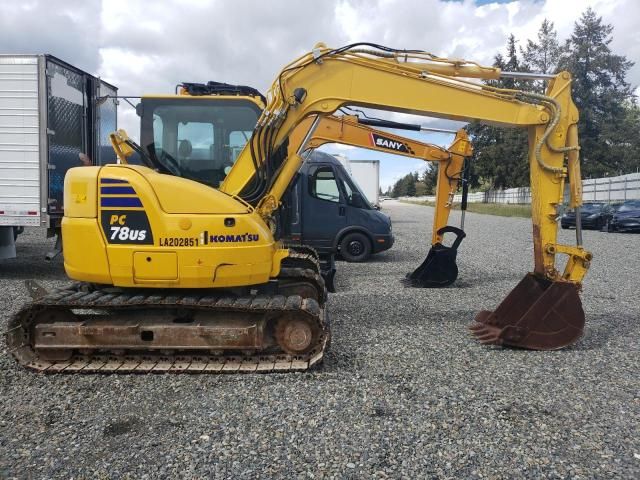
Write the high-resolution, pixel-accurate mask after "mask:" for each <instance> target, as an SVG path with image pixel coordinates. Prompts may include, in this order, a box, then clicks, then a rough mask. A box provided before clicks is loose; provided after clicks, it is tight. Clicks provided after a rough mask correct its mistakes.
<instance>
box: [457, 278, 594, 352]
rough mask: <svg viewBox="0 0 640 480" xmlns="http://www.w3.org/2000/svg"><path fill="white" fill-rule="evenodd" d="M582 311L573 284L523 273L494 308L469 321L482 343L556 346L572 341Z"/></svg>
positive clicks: (580, 325)
mask: <svg viewBox="0 0 640 480" xmlns="http://www.w3.org/2000/svg"><path fill="white" fill-rule="evenodd" d="M583 328H584V311H583V309H582V304H581V302H580V297H579V296H578V288H577V286H576V285H575V284H573V283H570V282H564V281H553V282H552V281H550V280H547V279H544V278H540V277H537V276H535V275H533V274H528V275H526V276H525V277H524V278H523V279H522V280H521V281H520V283H519V284H518V285H517V286H516V287H515V288H514V289H513V290H512V291H511V293H509V295H507V297H506V298H505V299H504V300H503V301H502V303H501V304H500V305H499V306H498V308H496V309H495V310H494V311H492V312H490V311H482V312H479V313H478V315H477V316H476V318H475V323H473V324H472V325H470V327H469V329H470V330H471V331H472V333H473V335H474V336H475V337H476V339H477V340H478V341H479V342H480V343H482V344H484V345H487V344H489V345H505V346H511V347H517V348H526V349H530V350H556V349H559V348H563V347H567V346H569V345H572V344H573V343H575V342H576V341H577V340H578V339H579V338H580V337H581V336H582V332H583Z"/></svg>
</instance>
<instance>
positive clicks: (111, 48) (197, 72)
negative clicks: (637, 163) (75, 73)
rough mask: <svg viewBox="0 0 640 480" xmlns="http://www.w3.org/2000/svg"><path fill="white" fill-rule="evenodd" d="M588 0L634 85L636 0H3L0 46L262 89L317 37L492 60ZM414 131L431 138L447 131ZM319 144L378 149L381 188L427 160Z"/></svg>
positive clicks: (108, 69)
mask: <svg viewBox="0 0 640 480" xmlns="http://www.w3.org/2000/svg"><path fill="white" fill-rule="evenodd" d="M589 6H591V7H592V8H593V9H594V10H595V11H596V13H597V14H598V15H600V16H602V17H603V19H604V21H605V22H607V23H610V24H612V25H613V26H614V32H613V38H614V40H613V42H612V44H611V48H612V50H613V51H614V52H615V53H617V54H621V55H625V56H626V57H627V59H628V60H631V61H634V62H636V65H635V66H634V67H633V68H632V69H631V71H630V75H629V78H628V81H629V82H630V83H631V84H632V85H633V87H634V88H637V87H638V85H640V29H638V26H637V19H638V18H640V2H639V1H637V0H517V1H508V0H501V1H491V0H475V1H474V0H448V1H445V0H323V1H313V2H311V1H295V0H268V1H264V0H254V1H250V0H232V1H230V0H227V1H223V0H155V1H148V0H104V1H100V0H21V1H20V2H15V1H10V0H0V53H50V54H53V55H55V56H57V57H59V58H61V59H63V60H65V61H67V62H68V63H71V64H73V65H75V66H77V67H79V68H82V69H83V70H86V71H88V72H90V73H92V74H95V75H99V76H100V77H102V78H103V79H104V80H106V81H108V82H109V83H112V84H114V85H116V86H117V87H118V88H119V94H120V95H141V94H143V93H145V94H148V93H173V92H174V89H175V85H176V84H178V83H180V82H185V81H186V82H206V81H208V80H216V81H223V82H227V83H235V84H246V85H251V86H254V87H256V88H258V89H259V90H261V91H266V90H267V88H268V87H269V85H270V84H271V82H272V81H273V79H274V78H275V76H276V74H277V73H278V72H279V70H280V69H281V68H282V66H284V65H285V64H286V63H288V62H289V61H291V60H292V59H294V58H296V57H298V56H299V55H301V54H303V53H305V52H307V51H309V50H311V49H312V48H313V45H314V44H316V43H317V42H319V41H322V42H324V43H326V44H327V45H329V46H333V47H338V46H342V45H345V44H348V43H352V42H356V41H369V42H374V43H379V44H382V45H386V46H390V47H394V48H399V49H402V48H407V49H421V50H426V51H429V52H431V53H434V54H436V55H439V56H446V57H455V58H465V59H467V60H474V61H477V62H479V63H483V64H486V65H491V63H492V62H493V57H494V55H495V54H496V53H497V52H498V51H503V50H504V46H505V44H506V41H507V37H508V36H509V35H510V34H511V33H513V34H514V35H515V36H516V38H517V39H518V40H519V43H520V44H521V45H523V44H524V43H525V42H526V39H528V38H531V39H535V36H536V33H537V31H538V28H539V27H540V24H541V23H542V20H543V19H544V18H548V19H549V20H551V21H553V22H554V24H555V27H556V30H557V31H558V36H559V39H560V40H561V41H563V40H564V39H566V38H567V37H568V36H569V35H570V33H571V31H572V30H573V25H574V22H575V21H576V20H577V19H578V18H579V15H580V13H581V12H582V11H584V10H585V9H586V8H587V7H589ZM118 121H119V126H120V127H122V128H125V129H126V130H127V131H128V132H129V133H130V135H131V136H132V137H134V138H136V137H137V136H138V130H139V125H138V118H137V117H136V115H135V112H134V110H133V109H132V108H131V107H129V106H128V105H127V104H126V103H125V102H121V103H120V107H119V119H118ZM415 121H416V122H418V123H421V124H425V125H429V126H437V127H445V128H457V127H459V126H460V124H459V123H454V122H447V121H443V120H433V119H426V118H416V119H415ZM402 134H403V135H404V133H402ZM407 136H409V134H407ZM411 136H412V137H413V138H416V139H419V140H421V141H425V142H432V143H436V144H439V145H446V144H448V142H449V141H450V140H451V138H452V137H451V136H448V135H443V134H422V133H421V134H412V135H411ZM323 149H324V150H326V151H329V152H330V153H343V154H345V155H347V156H348V157H349V158H351V159H353V160H362V159H380V160H381V185H382V187H383V189H386V187H388V186H389V185H390V184H392V183H393V182H394V181H395V180H396V179H397V178H399V177H401V176H403V175H405V174H406V173H408V172H410V171H415V170H419V169H424V163H423V162H421V161H419V160H412V159H404V158H401V157H396V156H392V155H384V154H378V153H375V152H369V151H367V150H362V149H354V148H347V147H342V146H338V145H333V146H325V147H323Z"/></svg>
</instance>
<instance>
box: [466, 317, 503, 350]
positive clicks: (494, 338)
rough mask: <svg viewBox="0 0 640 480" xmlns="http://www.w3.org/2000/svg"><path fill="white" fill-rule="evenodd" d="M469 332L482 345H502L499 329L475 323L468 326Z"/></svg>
mask: <svg viewBox="0 0 640 480" xmlns="http://www.w3.org/2000/svg"><path fill="white" fill-rule="evenodd" d="M469 330H471V332H472V333H473V335H474V336H475V337H476V340H478V341H479V342H480V343H481V344H482V345H502V340H501V339H500V333H501V330H500V329H499V328H496V327H491V326H489V325H485V324H484V323H478V322H476V323H473V324H471V325H470V326H469Z"/></svg>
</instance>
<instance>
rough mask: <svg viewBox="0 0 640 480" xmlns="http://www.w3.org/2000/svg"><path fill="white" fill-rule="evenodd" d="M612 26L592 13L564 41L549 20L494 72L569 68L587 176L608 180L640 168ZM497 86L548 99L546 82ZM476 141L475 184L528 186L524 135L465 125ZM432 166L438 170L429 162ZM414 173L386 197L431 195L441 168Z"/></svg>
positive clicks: (639, 140) (508, 51)
mask: <svg viewBox="0 0 640 480" xmlns="http://www.w3.org/2000/svg"><path fill="white" fill-rule="evenodd" d="M612 39H613V26H611V25H609V24H606V23H604V22H603V21H602V17H599V16H598V15H596V13H595V11H594V10H593V9H591V8H588V9H587V10H586V11H585V12H584V13H582V15H581V16H580V18H579V20H578V21H576V22H575V24H574V29H573V33H572V34H571V35H570V36H569V38H567V39H566V40H564V42H560V40H558V35H557V32H556V30H555V28H554V24H553V22H551V21H549V20H547V19H545V20H544V21H543V22H542V24H541V26H540V29H539V30H538V34H537V38H536V39H535V40H531V39H527V40H526V41H525V42H523V43H521V44H520V42H519V41H518V40H517V39H516V37H515V36H514V35H513V34H511V35H510V36H509V38H508V40H507V45H506V48H505V52H504V54H503V53H497V54H496V55H495V57H494V62H493V66H495V67H498V68H500V69H502V70H504V71H509V72H539V73H547V74H553V73H557V72H560V71H563V70H567V71H569V72H570V73H571V75H572V77H573V83H572V95H573V101H574V102H575V104H576V106H577V107H578V111H579V113H580V119H579V122H578V134H579V137H580V147H581V148H580V157H581V164H582V175H583V177H585V178H587V177H603V176H612V175H620V174H623V173H630V172H636V171H638V169H639V167H640V135H638V132H640V109H639V107H638V104H637V102H636V97H635V95H634V90H633V87H632V86H631V85H630V84H629V83H628V82H627V79H626V77H627V73H628V71H629V69H630V68H631V67H632V66H633V62H631V61H629V60H627V59H626V57H625V56H623V55H617V54H615V53H614V52H612V51H611V48H610V44H611V41H612ZM485 83H486V84H487V85H491V86H494V87H498V88H508V89H522V90H529V91H536V92H539V93H544V91H545V88H546V83H545V82H544V81H542V80H526V79H525V80H523V79H513V78H504V79H502V78H501V79H499V80H490V81H486V82H485ZM466 129H467V131H468V133H469V135H470V136H471V138H472V141H473V147H474V153H473V157H472V174H471V186H472V187H473V188H482V189H490V188H510V187H521V186H525V185H528V184H529V162H528V143H527V132H526V130H524V129H518V128H502V127H496V126H489V125H483V124H481V123H479V122H472V123H470V124H469V125H468V126H467V127H466ZM431 165H433V164H431ZM431 165H430V168H428V169H427V170H426V171H425V172H424V173H422V174H419V173H418V172H414V173H409V174H407V175H405V176H404V177H402V178H401V179H399V180H398V181H397V182H396V183H395V184H394V185H393V186H392V187H391V188H390V189H389V191H388V192H387V193H388V194H389V195H391V196H394V197H397V196H416V195H417V196H419V195H432V194H434V189H435V180H436V175H437V173H436V168H434V167H433V166H431Z"/></svg>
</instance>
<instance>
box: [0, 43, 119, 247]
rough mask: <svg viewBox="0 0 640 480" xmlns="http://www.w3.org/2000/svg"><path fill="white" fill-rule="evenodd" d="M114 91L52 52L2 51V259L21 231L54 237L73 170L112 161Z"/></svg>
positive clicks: (0, 148) (0, 79)
mask: <svg viewBox="0 0 640 480" xmlns="http://www.w3.org/2000/svg"><path fill="white" fill-rule="evenodd" d="M116 95H117V88H116V87H114V86H113V85H110V84H108V83H106V82H104V81H103V80H101V79H100V78H98V77H95V76H93V75H90V74H88V73H87V72H84V71H82V70H80V69H78V68H76V67H74V66H72V65H70V64H68V63H66V62H64V61H62V60H60V59H58V58H56V57H54V56H52V55H45V54H42V55H9V54H0V259H7V258H13V257H15V256H16V248H15V241H16V239H17V237H18V235H19V234H20V233H21V232H22V231H23V230H24V228H25V227H39V228H42V229H43V231H46V233H47V236H49V237H52V236H58V240H57V242H56V248H55V249H54V251H52V252H50V253H49V254H47V257H48V258H52V257H53V256H55V254H56V253H57V252H59V251H60V240H59V239H60V236H59V235H58V233H59V230H60V224H61V221H62V216H63V208H64V205H63V186H64V177H65V174H66V172H67V170H68V169H69V168H71V167H77V166H81V165H104V164H106V163H115V162H116V156H115V153H114V151H113V149H112V148H111V144H110V143H109V133H110V132H113V131H114V130H116V128H117V100H116V98H115V96H116Z"/></svg>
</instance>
